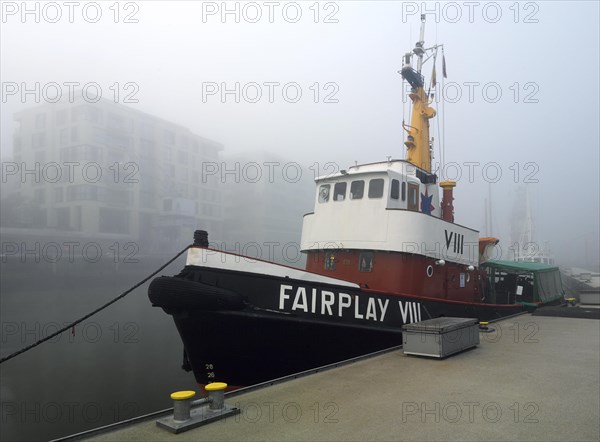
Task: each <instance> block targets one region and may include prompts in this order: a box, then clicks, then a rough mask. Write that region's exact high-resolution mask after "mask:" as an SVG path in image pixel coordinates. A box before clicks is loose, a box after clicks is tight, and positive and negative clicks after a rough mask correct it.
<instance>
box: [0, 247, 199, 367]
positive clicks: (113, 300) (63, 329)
mask: <svg viewBox="0 0 600 442" xmlns="http://www.w3.org/2000/svg"><path fill="white" fill-rule="evenodd" d="M190 247H192V246H187V247H186V248H185V249H183V250H182V251H181V252H179V253H178V254H177V255H175V256H174V257H173V258H171V259H170V260H169V261H167V262H166V263H165V264H163V265H162V266H160V267H159V268H158V269H157V270H155V271H154V272H153V273H151V274H150V275H148V276H147V277H145V278H144V279H142V280H141V281H140V282H138V283H137V284H135V285H134V286H133V287H131V288H130V289H128V290H126V291H124V292H123V293H121V294H120V295H119V296H117V297H116V298H114V299H112V300H111V301H108V302H107V303H106V304H104V305H102V306H101V307H98V308H97V309H96V310H94V311H92V312H91V313H88V314H87V315H85V316H83V317H81V318H79V319H77V320H76V321H73V322H71V323H70V324H68V325H66V326H65V327H63V328H61V329H60V330H57V331H56V332H54V333H52V334H51V335H48V336H46V337H45V338H42V339H40V340H38V341H36V342H34V343H33V344H30V345H28V346H26V347H23V348H22V349H20V350H18V351H16V352H14V353H12V354H10V355H8V356H6V357H4V358H2V359H0V364H2V363H4V362H6V361H8V360H9V359H12V358H14V357H16V356H19V355H20V354H21V353H25V352H26V351H29V350H31V349H32V348H34V347H37V346H38V345H40V344H42V343H44V342H46V341H49V340H50V339H52V338H54V337H55V336H58V335H60V334H61V333H64V332H66V331H67V330H70V329H72V328H73V327H75V326H76V325H77V324H79V323H81V322H83V321H85V320H86V319H88V318H91V317H92V316H94V315H95V314H96V313H98V312H100V311H102V310H104V309H105V308H107V307H108V306H109V305H111V304H114V303H115V302H117V301H118V300H120V299H122V298H124V297H125V296H127V295H128V294H129V293H131V292H132V291H134V290H135V289H137V288H138V287H140V286H141V285H142V284H144V283H145V282H147V281H148V280H149V279H150V278H152V277H153V276H155V275H156V274H157V273H159V272H160V271H162V270H163V269H164V268H165V267H167V266H168V265H169V264H171V263H172V262H173V261H175V260H176V259H177V258H179V257H180V256H181V255H183V254H184V253H185V252H186V251H187V250H188V249H189V248H190Z"/></svg>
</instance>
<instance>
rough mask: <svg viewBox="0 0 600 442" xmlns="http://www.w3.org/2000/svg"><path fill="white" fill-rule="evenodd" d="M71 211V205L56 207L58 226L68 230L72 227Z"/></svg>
mask: <svg viewBox="0 0 600 442" xmlns="http://www.w3.org/2000/svg"><path fill="white" fill-rule="evenodd" d="M70 221H71V211H70V209H69V207H59V208H58V209H56V228H57V229H61V230H68V229H69V228H70V227H71V225H70V224H71V222H70Z"/></svg>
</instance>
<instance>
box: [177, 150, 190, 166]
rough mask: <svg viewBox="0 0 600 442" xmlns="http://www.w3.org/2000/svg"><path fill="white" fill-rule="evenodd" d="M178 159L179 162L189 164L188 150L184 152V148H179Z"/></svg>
mask: <svg viewBox="0 0 600 442" xmlns="http://www.w3.org/2000/svg"><path fill="white" fill-rule="evenodd" d="M177 160H178V161H179V164H187V162H188V154H187V152H184V151H183V150H178V151H177Z"/></svg>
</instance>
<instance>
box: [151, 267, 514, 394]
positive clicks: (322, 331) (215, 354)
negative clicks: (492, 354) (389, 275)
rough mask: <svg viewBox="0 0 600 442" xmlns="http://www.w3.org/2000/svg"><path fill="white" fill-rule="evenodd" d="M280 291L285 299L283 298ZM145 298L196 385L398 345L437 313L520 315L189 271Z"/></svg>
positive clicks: (505, 309)
mask: <svg viewBox="0 0 600 442" xmlns="http://www.w3.org/2000/svg"><path fill="white" fill-rule="evenodd" d="M282 287H284V288H285V290H284V289H282ZM299 288H301V289H302V290H304V292H306V293H309V294H310V293H312V294H313V295H314V296H315V297H316V294H317V293H320V292H318V291H319V290H320V291H325V290H327V291H328V293H332V294H339V295H340V297H341V296H342V295H345V296H348V295H346V293H347V294H350V295H351V297H352V299H353V301H352V302H354V303H355V305H354V307H353V308H350V307H348V308H342V307H341V306H339V305H335V304H332V305H331V306H330V307H331V308H329V309H326V308H325V307H323V306H322V305H321V306H320V305H318V304H317V303H316V301H315V303H314V304H313V306H312V309H311V306H310V305H309V304H310V301H309V300H307V303H306V304H307V305H305V306H304V308H297V307H298V306H297V305H295V304H292V300H293V298H294V295H293V293H294V292H295V291H296V290H298V289H299ZM284 291H285V293H286V294H287V295H288V296H287V298H289V299H287V298H286V299H284V300H283V301H282V297H281V296H282V295H281V293H283V292H284ZM323 293H325V292H323ZM149 297H150V300H151V301H152V303H153V305H155V306H159V307H162V308H163V309H164V310H165V311H166V312H167V313H169V314H170V315H172V316H173V319H174V321H175V324H176V326H177V329H178V331H179V334H180V335H181V338H182V341H183V344H184V348H185V353H186V355H187V356H186V357H187V362H188V363H189V365H190V367H191V369H192V370H193V371H194V375H195V378H196V380H197V382H198V383H199V384H206V383H210V382H215V381H218V382H227V383H228V384H229V385H235V386H247V385H254V384H257V383H261V382H265V381H269V380H273V379H276V378H279V377H283V376H287V375H290V374H294V373H298V372H301V371H304V370H309V369H313V368H317V367H320V366H324V365H328V364H331V363H335V362H339V361H343V360H346V359H350V358H353V357H357V356H360V355H364V354H367V353H372V352H375V351H378V350H383V349H386V348H390V347H393V346H397V345H401V344H402V334H401V327H402V325H403V324H404V323H409V322H417V321H419V320H425V319H429V318H434V317H440V316H455V317H471V318H477V319H479V320H494V319H499V318H502V317H506V316H511V315H514V314H518V313H521V312H524V311H525V308H524V307H523V306H521V305H518V304H511V305H486V304H469V303H461V302H452V301H446V300H431V299H423V298H418V297H410V296H400V295H390V294H384V293H374V292H371V291H367V290H361V289H356V288H349V287H344V286H335V285H330V284H323V283H320V284H319V283H314V282H307V281H298V280H291V279H289V278H280V277H274V276H269V275H258V274H251V273H245V272H232V271H228V270H222V269H208V268H201V267H193V266H189V267H186V268H185V269H184V271H183V272H182V273H181V274H180V275H178V276H177V277H172V278H171V277H161V278H157V279H155V280H154V281H153V282H152V284H151V285H150V288H149ZM348 298H350V296H348ZM340 299H341V298H340ZM344 299H347V298H344ZM296 301H297V299H296ZM282 304H283V305H282ZM281 307H283V308H281ZM291 307H296V308H295V309H292V308H291ZM370 307H371V309H369V308H370ZM383 307H385V309H384V308H383ZM378 309H379V310H378ZM323 311H324V312H325V314H320V313H322V312H323ZM369 312H371V316H369V314H368V313H369ZM329 313H331V314H329ZM338 313H339V314H338Z"/></svg>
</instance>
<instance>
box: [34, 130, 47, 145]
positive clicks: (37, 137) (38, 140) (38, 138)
mask: <svg viewBox="0 0 600 442" xmlns="http://www.w3.org/2000/svg"><path fill="white" fill-rule="evenodd" d="M31 144H32V146H33V148H34V149H39V148H41V147H44V146H45V145H46V134H45V133H44V132H41V133H39V134H33V136H32V139H31Z"/></svg>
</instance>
